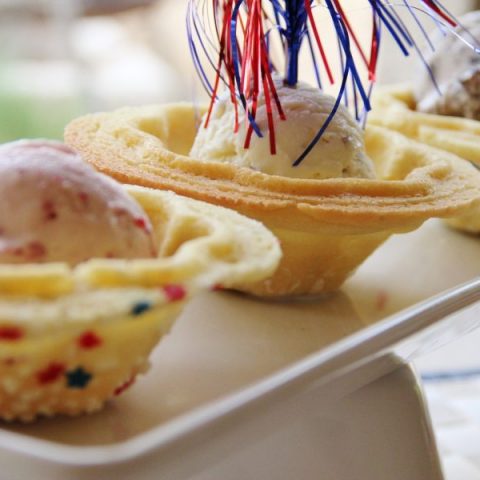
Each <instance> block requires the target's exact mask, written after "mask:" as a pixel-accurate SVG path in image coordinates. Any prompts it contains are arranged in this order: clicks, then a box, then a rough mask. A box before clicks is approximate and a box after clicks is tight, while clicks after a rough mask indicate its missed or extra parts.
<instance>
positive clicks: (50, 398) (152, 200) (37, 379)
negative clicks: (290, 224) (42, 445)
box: [0, 142, 280, 421]
mask: <svg viewBox="0 0 480 480" xmlns="http://www.w3.org/2000/svg"><path fill="white" fill-rule="evenodd" d="M0 157H1V158H4V157H7V159H8V162H2V161H1V158H0V170H2V179H1V181H2V195H4V194H5V193H4V192H8V191H9V188H10V187H11V186H12V185H15V188H16V191H17V192H23V188H24V187H25V186H26V185H27V184H28V185H30V189H31V190H35V191H34V192H33V193H31V195H32V197H31V198H30V201H29V202H28V204H26V203H25V205H23V206H18V207H17V210H16V212H15V214H16V215H17V216H18V217H20V216H21V217H22V218H23V220H19V221H16V220H15V215H14V214H12V212H11V211H10V212H8V213H6V212H5V210H4V209H0V221H4V220H5V218H10V219H11V222H10V223H9V224H5V223H2V234H1V235H0V418H1V419H3V420H8V421H10V420H21V421H31V420H33V419H35V418H36V417H38V416H53V415H56V414H65V415H78V414H81V413H86V412H93V411H95V410H98V409H100V408H101V407H102V406H103V404H104V403H105V402H106V401H107V400H109V399H111V398H114V397H115V396H116V395H120V394H121V393H122V392H123V391H124V390H126V389H127V388H129V387H130V386H131V385H132V384H133V383H134V381H135V378H136V376H137V375H138V374H141V373H145V371H146V370H147V369H148V365H149V363H148V356H149V353H150V352H151V350H152V349H153V348H154V347H155V346H156V345H157V343H158V342H159V340H160V339H161V337H162V336H163V335H165V334H167V333H168V331H169V329H170V328H171V326H172V324H173V322H174V320H175V318H176V317H177V316H178V314H179V313H180V312H181V310H182V307H183V306H184V305H185V303H186V302H188V301H189V299H191V298H192V296H193V295H195V294H197V293H198V292H200V291H202V290H205V289H212V288H217V287H219V286H220V285H222V286H227V287H228V286H229V282H238V281H248V280H258V279H260V278H263V277H265V276H267V275H270V274H271V273H272V271H273V270H274V269H275V267H276V265H277V263H278V260H279V257H280V249H279V247H278V244H277V241H276V239H275V238H274V237H273V235H271V234H270V233H269V232H268V231H267V230H266V229H265V228H264V227H263V226H262V225H261V224H259V223H258V222H253V221H252V220H250V219H247V218H244V217H242V216H241V215H239V214H237V213H235V212H232V211H230V210H227V209H222V208H219V207H215V206H212V205H208V204H203V203H201V202H197V201H194V200H191V199H188V198H182V197H180V196H177V195H175V194H174V193H172V192H161V191H154V190H150V189H146V188H142V187H135V186H129V187H122V186H121V185H119V184H116V182H113V180H111V179H109V178H107V177H104V176H102V175H100V174H98V173H96V172H94V170H93V169H92V168H91V167H89V166H88V165H87V164H86V163H84V162H82V161H81V160H79V159H78V157H77V156H76V155H75V154H74V153H73V152H72V151H71V150H70V149H68V148H67V147H65V146H63V145H60V144H57V143H47V144H45V142H26V143H25V142H23V143H21V144H14V145H13V146H6V147H2V148H1V155H0ZM37 157H40V158H41V160H42V162H41V163H42V165H43V167H42V168H39V169H36V164H35V160H34V158H37ZM53 157H55V158H54V159H53ZM52 161H53V162H56V165H55V170H56V172H57V175H56V176H52V175H50V174H49V172H48V171H47V170H48V168H47V167H45V164H51V163H52ZM25 162H26V163H28V164H29V169H28V170H25V169H23V166H24V163H25ZM65 162H70V163H73V164H74V167H72V168H73V170H75V173H76V180H75V179H74V180H72V178H73V177H70V176H69V168H70V167H68V165H66V164H65ZM6 163H8V167H7V168H8V172H10V173H11V174H8V175H7V174H6V173H5V172H6V170H4V169H2V167H4V166H5V164H6ZM59 166H60V168H59ZM90 170H91V172H90ZM85 171H86V172H87V174H88V175H89V178H90V179H91V178H94V177H95V178H97V180H95V182H96V181H98V182H99V183H95V182H93V183H95V185H94V186H87V185H85V184H82V180H83V178H82V172H84V173H85ZM32 176H33V177H35V178H36V184H37V185H38V186H39V187H38V188H36V189H35V187H32V186H31V182H30V180H31V178H32ZM102 182H103V183H102ZM112 184H115V187H113V188H116V189H119V190H120V193H119V195H120V197H115V195H116V194H115V193H114V191H113V190H111V188H112ZM79 186H80V188H81V190H80V191H79V190H78V187H79ZM98 188H99V189H100V191H106V192H107V194H106V198H107V206H108V207H109V208H110V210H111V211H113V214H112V216H111V218H110V220H111V228H113V229H114V231H115V229H116V228H117V227H121V228H122V229H123V228H124V225H123V223H122V222H124V220H125V219H127V220H128V222H129V223H131V222H132V221H133V223H134V226H133V228H134V229H138V231H139V232H140V233H139V234H138V235H143V232H145V231H146V230H149V231H150V233H151V238H152V240H153V249H154V251H153V252H152V251H151V249H150V246H149V247H148V248H147V249H146V250H145V252H144V255H142V254H141V253H139V254H138V255H137V258H122V257H125V255H122V254H121V253H118V251H117V252H113V253H112V251H111V250H110V247H111V246H110V245H108V241H109V240H108V239H109V238H110V237H108V239H107V243H105V242H104V239H103V237H102V235H103V233H102V232H103V230H102V229H103V228H105V227H104V225H103V224H102V225H96V226H94V225H93V224H95V223H96V222H97V221H99V220H102V222H108V220H105V218H103V217H102V215H103V211H100V210H99V211H98V212H95V210H96V209H97V207H98V205H95V203H96V202H97V200H98V198H100V197H101V195H100V194H99V190H95V189H98ZM5 195H6V194H5ZM45 195H47V196H50V198H53V200H51V201H50V203H49V208H48V211H46V210H45V208H44V207H45ZM52 195H53V196H52ZM96 195H100V196H99V197H98V198H97V197H95V196H96ZM123 196H125V197H128V198H129V199H131V201H132V202H135V205H136V206H135V207H131V208H132V209H133V210H132V211H133V212H134V213H135V215H134V216H133V217H129V213H130V212H129V211H126V210H128V209H129V208H130V207H129V206H128V205H127V204H123V211H122V212H118V211H115V208H117V209H118V207H119V205H120V204H121V198H123ZM86 199H87V200H88V202H89V206H88V209H87V208H86V207H85V201H86ZM4 203H5V202H4ZM3 205H4V204H3ZM7 207H8V205H7ZM84 207H85V211H86V212H87V214H86V215H83V213H82V210H81V209H82V208H84ZM137 207H138V209H140V210H137ZM70 208H71V209H72V212H71V213H72V215H73V216H74V217H75V219H76V222H77V223H78V224H79V226H78V228H76V229H73V230H72V231H71V232H66V233H64V234H63V237H62V238H61V241H62V242H65V241H67V240H69V241H70V242H71V243H75V237H78V238H77V246H76V247H75V248H74V249H73V250H71V252H74V253H75V252H78V251H81V252H83V253H82V255H83V254H84V253H85V248H84V247H85V244H87V247H88V243H89V237H88V233H86V230H87V229H88V228H90V229H92V230H94V232H93V233H94V234H95V235H96V238H97V244H98V245H100V246H98V245H97V246H98V248H104V247H107V248H108V251H106V252H104V253H103V254H102V253H101V252H100V250H98V249H97V251H95V253H94V254H93V255H92V257H93V258H89V259H81V260H78V259H74V260H72V258H75V257H74V255H73V254H72V255H73V256H72V255H70V256H69V257H68V258H65V261H62V259H61V258H57V254H58V255H60V257H63V256H64V255H66V254H65V251H60V252H56V251H53V248H54V247H55V245H56V244H55V238H53V237H52V236H51V235H50V233H51V232H54V233H55V236H56V234H57V231H56V230H55V229H56V228H57V227H56V224H61V225H62V226H63V228H64V229H66V230H68V229H70V228H71V226H69V223H68V214H69V212H68V209H70ZM29 212H35V213H36V216H35V218H37V217H38V221H37V220H31V219H28V216H29ZM139 212H141V215H144V216H143V217H139V216H138V214H139ZM54 213H55V215H54ZM40 217H41V218H40ZM25 218H27V220H25ZM139 218H141V219H142V220H143V221H142V222H140V221H138V220H139ZM25 222H27V223H28V222H33V224H32V223H30V225H29V226H30V227H31V226H32V225H33V226H35V227H36V228H33V229H27V226H26V224H25ZM35 222H37V223H35ZM88 222H93V223H92V224H89V223H88ZM108 228H110V227H108ZM117 233H118V232H117ZM135 235H137V233H135ZM32 238H36V240H35V242H36V244H37V245H40V244H41V245H42V248H36V249H32V248H30V247H29V245H31V244H32V243H33V240H32ZM125 238H127V248H128V249H129V251H131V249H132V248H133V247H132V242H133V244H134V243H135V238H132V236H129V234H127V236H126V237H125ZM122 241H123V239H122V238H121V234H120V233H118V238H116V239H115V246H116V248H117V249H121V248H122V247H121V243H122ZM12 242H17V243H16V246H15V248H14V249H13V253H12V248H11V244H12ZM21 242H23V243H24V245H23V246H21V245H20V246H19V243H21ZM52 242H53V243H52ZM101 245H103V246H101ZM59 248H60V247H59ZM67 248H71V247H67ZM51 250H52V251H51ZM60 250H61V249H60ZM87 250H88V248H87ZM71 252H70V253H71ZM22 256H26V257H25V258H22V259H19V257H22Z"/></svg>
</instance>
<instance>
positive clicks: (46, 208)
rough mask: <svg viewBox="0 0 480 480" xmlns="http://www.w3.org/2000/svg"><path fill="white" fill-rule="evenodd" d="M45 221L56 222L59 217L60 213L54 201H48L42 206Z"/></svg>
mask: <svg viewBox="0 0 480 480" xmlns="http://www.w3.org/2000/svg"><path fill="white" fill-rule="evenodd" d="M42 209H43V213H44V215H45V220H55V219H56V218H57V217H58V213H57V211H56V210H55V205H54V203H53V202H52V201H50V200H46V201H45V202H43V205H42Z"/></svg>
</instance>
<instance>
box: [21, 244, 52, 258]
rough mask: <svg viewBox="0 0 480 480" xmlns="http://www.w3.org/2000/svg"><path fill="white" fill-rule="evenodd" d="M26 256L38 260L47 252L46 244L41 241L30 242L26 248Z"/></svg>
mask: <svg viewBox="0 0 480 480" xmlns="http://www.w3.org/2000/svg"><path fill="white" fill-rule="evenodd" d="M24 253H25V256H26V258H27V259H28V260H38V259H40V258H42V257H44V256H45V255H46V253H47V249H46V248H45V245H43V243H40V242H30V243H29V244H28V245H27V246H26V249H25V252H24Z"/></svg>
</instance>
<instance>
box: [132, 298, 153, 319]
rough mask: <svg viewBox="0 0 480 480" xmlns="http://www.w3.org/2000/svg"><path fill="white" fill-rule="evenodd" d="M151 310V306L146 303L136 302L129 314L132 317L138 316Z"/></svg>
mask: <svg viewBox="0 0 480 480" xmlns="http://www.w3.org/2000/svg"><path fill="white" fill-rule="evenodd" d="M151 308H152V304H151V303H150V302H148V301H144V302H138V303H136V304H135V305H134V306H133V308H132V310H131V312H130V313H131V314H132V315H135V316H139V315H142V313H145V312H148V311H149V310H150V309H151Z"/></svg>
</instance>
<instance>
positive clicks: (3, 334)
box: [0, 325, 25, 342]
mask: <svg viewBox="0 0 480 480" xmlns="http://www.w3.org/2000/svg"><path fill="white" fill-rule="evenodd" d="M24 335H25V332H24V331H23V330H22V329H21V328H19V327H13V326H9V325H6V326H3V327H0V340H3V341H5V342H16V341H18V340H20V339H21V338H22V337H23V336H24Z"/></svg>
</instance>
